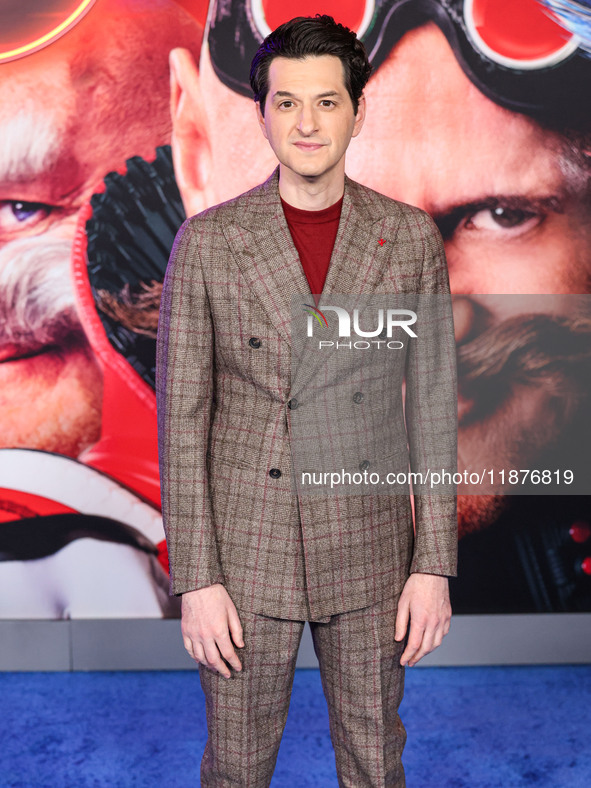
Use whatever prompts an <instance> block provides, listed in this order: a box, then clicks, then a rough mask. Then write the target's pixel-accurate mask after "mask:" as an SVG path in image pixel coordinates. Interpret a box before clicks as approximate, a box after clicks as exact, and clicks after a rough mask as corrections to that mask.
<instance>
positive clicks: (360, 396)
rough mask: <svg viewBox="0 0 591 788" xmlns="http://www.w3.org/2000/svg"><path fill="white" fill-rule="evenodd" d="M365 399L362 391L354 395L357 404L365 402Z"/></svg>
mask: <svg viewBox="0 0 591 788" xmlns="http://www.w3.org/2000/svg"><path fill="white" fill-rule="evenodd" d="M363 398H364V395H363V392H362V391H356V392H355V394H353V402H357V404H359V403H360V402H363Z"/></svg>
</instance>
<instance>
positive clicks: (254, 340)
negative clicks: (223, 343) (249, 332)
mask: <svg viewBox="0 0 591 788" xmlns="http://www.w3.org/2000/svg"><path fill="white" fill-rule="evenodd" d="M248 344H249V345H250V346H251V347H260V346H261V340H260V339H259V338H258V337H251V338H250V339H249V340H248Z"/></svg>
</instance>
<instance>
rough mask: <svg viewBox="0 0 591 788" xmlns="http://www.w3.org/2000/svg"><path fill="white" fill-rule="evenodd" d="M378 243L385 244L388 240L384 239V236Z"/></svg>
mask: <svg viewBox="0 0 591 788" xmlns="http://www.w3.org/2000/svg"><path fill="white" fill-rule="evenodd" d="M378 243H379V245H380V246H383V245H384V244H385V243H386V242H385V241H384V239H383V238H380V240H379V241H378Z"/></svg>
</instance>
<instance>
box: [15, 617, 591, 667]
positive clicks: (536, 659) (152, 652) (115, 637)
mask: <svg viewBox="0 0 591 788" xmlns="http://www.w3.org/2000/svg"><path fill="white" fill-rule="evenodd" d="M564 663H570V664H577V663H579V664H584V663H591V614H589V613H550V614H538V615H489V616H467V615H466V616H459V615H458V616H454V618H453V619H452V626H451V629H450V632H449V634H448V635H447V637H446V638H444V641H443V644H442V645H441V646H440V647H439V648H438V649H436V650H435V651H434V652H432V653H431V654H429V655H427V656H426V657H424V658H423V659H422V660H421V662H420V663H419V664H418V666H417V667H421V666H425V667H426V666H433V667H435V666H439V665H442V666H443V665H458V666H460V665H536V664H564ZM297 667H298V668H310V667H312V668H313V667H318V663H317V660H316V655H315V653H314V647H313V643H312V636H311V632H310V628H309V625H308V624H306V627H305V628H304V633H303V636H302V641H301V644H300V650H299V653H298V660H297ZM195 668H196V665H195V663H194V662H193V660H192V659H191V658H190V657H189V656H188V654H187V653H186V652H185V649H184V647H183V643H182V638H181V630H180V621H179V620H178V619H172V620H171V619H168V620H154V619H131V620H125V619H121V620H120V619H109V620H84V621H83V620H73V621H0V670H4V671H15V670H16V671H19V670H192V669H195Z"/></svg>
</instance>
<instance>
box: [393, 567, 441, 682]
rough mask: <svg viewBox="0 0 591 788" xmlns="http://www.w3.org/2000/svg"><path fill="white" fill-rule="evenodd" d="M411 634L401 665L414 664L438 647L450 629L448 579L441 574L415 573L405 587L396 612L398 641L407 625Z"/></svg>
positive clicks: (402, 636)
mask: <svg viewBox="0 0 591 788" xmlns="http://www.w3.org/2000/svg"><path fill="white" fill-rule="evenodd" d="M409 615H410V633H409V636H408V643H407V644H406V648H405V649H404V653H403V654H402V656H401V657H400V664H401V665H406V663H407V662H408V666H409V667H412V666H413V665H416V664H417V662H418V661H419V660H420V659H422V658H423V657H424V656H425V654H428V653H429V652H430V651H433V649H435V648H437V646H440V645H441V641H442V640H443V638H444V636H445V635H447V633H448V632H449V625H450V621H451V604H450V601H449V581H448V579H447V577H443V576H441V575H429V574H425V573H423V572H413V573H412V574H411V575H410V577H409V578H408V580H407V581H406V583H405V584H404V588H403V589H402V593H401V594H400V599H399V600H398V612H397V613H396V633H395V635H394V638H395V640H402V639H403V638H404V636H405V634H406V630H407V627H408V617H409Z"/></svg>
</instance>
